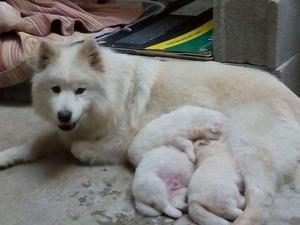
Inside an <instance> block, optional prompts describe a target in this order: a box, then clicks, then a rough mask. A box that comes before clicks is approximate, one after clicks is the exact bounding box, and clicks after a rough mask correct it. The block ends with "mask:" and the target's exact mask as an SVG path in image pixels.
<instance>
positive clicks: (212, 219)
mask: <svg viewBox="0 0 300 225" xmlns="http://www.w3.org/2000/svg"><path fill="white" fill-rule="evenodd" d="M189 215H190V217H191V218H192V219H193V221H194V222H195V223H197V224H201V225H208V224H218V225H229V224H230V223H229V222H228V221H227V220H225V219H223V218H221V217H218V216H217V215H215V214H213V213H211V212H210V211H208V210H207V209H206V208H205V207H203V206H202V205H200V204H199V203H198V202H196V201H191V202H189Z"/></svg>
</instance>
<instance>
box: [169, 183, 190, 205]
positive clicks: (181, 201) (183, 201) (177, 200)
mask: <svg viewBox="0 0 300 225" xmlns="http://www.w3.org/2000/svg"><path fill="white" fill-rule="evenodd" d="M170 202H171V205H172V206H174V207H175V208H176V209H180V210H186V209H187V206H188V204H187V188H185V187H184V188H181V189H179V190H176V194H175V196H174V197H172V198H171V201H170Z"/></svg>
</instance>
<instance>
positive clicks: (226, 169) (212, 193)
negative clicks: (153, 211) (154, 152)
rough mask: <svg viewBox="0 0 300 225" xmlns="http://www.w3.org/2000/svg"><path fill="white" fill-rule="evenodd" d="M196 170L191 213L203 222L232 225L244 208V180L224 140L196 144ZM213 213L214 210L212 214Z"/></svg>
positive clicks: (190, 196)
mask: <svg viewBox="0 0 300 225" xmlns="http://www.w3.org/2000/svg"><path fill="white" fill-rule="evenodd" d="M194 148H195V152H196V158H197V170H196V172H195V173H194V175H193V177H192V179H191V181H190V183H189V186H188V205H189V207H188V212H189V215H190V217H191V218H192V219H193V220H194V221H195V222H196V223H197V224H201V225H215V224H218V225H229V222H228V221H227V220H229V221H234V220H235V219H236V218H237V217H238V216H239V215H240V214H242V212H243V211H242V209H244V207H245V198H244V197H243V196H242V195H241V192H242V191H243V188H242V185H243V180H242V177H241V175H240V174H239V171H238V168H237V166H236V164H235V161H234V159H233V157H232V155H231V154H230V151H229V149H228V146H227V145H226V143H225V142H224V140H222V139H220V140H218V141H212V142H210V144H208V145H203V144H201V141H200V142H199V141H197V142H196V143H195V144H194ZM211 212H214V213H211Z"/></svg>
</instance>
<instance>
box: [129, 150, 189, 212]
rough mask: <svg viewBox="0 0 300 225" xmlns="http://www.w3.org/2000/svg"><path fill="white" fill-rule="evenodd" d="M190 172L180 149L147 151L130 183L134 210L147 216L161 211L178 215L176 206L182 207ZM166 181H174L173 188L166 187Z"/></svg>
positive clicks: (183, 206)
mask: <svg viewBox="0 0 300 225" xmlns="http://www.w3.org/2000/svg"><path fill="white" fill-rule="evenodd" d="M193 173H194V164H193V163H192V162H191V161H190V160H189V158H188V157H187V155H186V154H185V153H184V152H181V151H180V150H178V149H176V148H174V147H172V146H162V147H158V148H156V149H153V150H151V151H149V152H147V153H146V154H145V156H144V157H143V159H142V161H141V162H140V164H139V165H138V167H137V169H136V172H135V176H134V180H133V184H132V194H133V196H134V199H135V205H136V208H137V210H138V211H139V212H140V213H142V214H144V215H148V216H158V215H160V214H161V212H163V213H165V214H166V215H168V216H170V217H173V218H179V217H180V216H182V213H181V212H180V210H179V209H183V208H186V203H185V201H186V200H185V199H186V189H187V185H188V183H189V181H190V179H191V177H192V175H193ZM168 181H169V182H170V183H172V182H174V183H176V184H174V185H173V186H174V189H176V187H177V189H176V191H175V190H173V191H170V190H169V188H168V185H167V183H168ZM170 185H172V184H170ZM172 192H176V193H172Z"/></svg>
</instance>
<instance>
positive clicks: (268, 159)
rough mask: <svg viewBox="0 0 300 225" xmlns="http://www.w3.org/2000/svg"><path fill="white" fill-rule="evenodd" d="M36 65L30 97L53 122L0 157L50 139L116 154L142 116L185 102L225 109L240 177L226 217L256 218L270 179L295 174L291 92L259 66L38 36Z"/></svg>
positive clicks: (98, 158)
mask: <svg viewBox="0 0 300 225" xmlns="http://www.w3.org/2000/svg"><path fill="white" fill-rule="evenodd" d="M36 69H37V72H36V74H35V75H34V77H33V81H32V95H33V106H34V108H35V110H36V112H37V113H38V114H39V115H41V116H42V117H43V118H45V120H47V121H49V122H50V123H51V124H53V131H49V132H48V133H44V134H41V135H40V136H39V137H36V139H34V140H32V141H30V142H29V143H26V144H24V145H22V146H18V147H12V148H10V149H6V150H4V151H2V152H1V154H0V166H2V167H5V166H8V165H13V164H15V163H17V162H28V161H33V160H35V159H36V158H37V157H38V156H40V155H41V154H44V153H45V152H46V151H48V150H52V149H56V148H57V146H59V145H63V146H65V147H68V148H70V149H71V152H72V154H73V155H74V156H75V157H77V158H78V159H79V160H81V161H83V162H87V163H122V162H125V161H126V160H127V156H126V150H127V147H128V145H129V144H130V142H131V140H132V138H133V137H134V136H135V135H136V134H137V133H138V131H139V129H140V128H142V127H143V126H144V125H145V124H146V123H147V122H149V121H151V120H152V119H155V118H157V117H159V116H160V115H162V114H165V113H167V112H170V111H172V110H175V109H177V108H179V107H181V106H183V105H194V106H201V107H205V108H209V109H212V110H216V111H220V112H222V113H224V114H225V115H226V117H227V118H228V121H227V122H228V131H227V132H225V134H224V135H225V136H226V139H227V140H226V142H227V143H228V145H229V147H228V148H229V149H230V151H231V154H232V156H233V157H234V158H235V160H236V162H237V164H238V167H239V168H240V171H241V174H242V176H243V178H244V181H245V195H246V202H247V204H246V208H245V210H244V212H243V213H242V214H241V215H240V216H239V217H238V218H237V219H236V220H235V221H234V223H233V224H234V225H254V224H255V225H261V224H263V223H265V220H266V218H267V216H268V215H265V212H266V210H265V208H267V207H272V200H273V197H274V195H275V194H276V190H277V189H278V187H279V185H282V184H283V183H284V182H285V178H287V177H288V176H294V174H295V171H296V167H297V166H298V164H297V163H298V160H299V156H300V138H299V134H300V126H299V125H300V101H299V98H298V97H297V96H296V95H295V94H294V93H292V92H291V91H290V90H289V89H288V88H287V87H286V86H285V85H284V84H282V83H281V82H280V81H278V80H277V79H276V78H274V77H273V76H271V75H270V74H268V73H266V72H262V71H259V70H255V69H251V68H243V67H239V66H232V65H225V64H221V63H216V62H190V61H176V60H171V61H159V60H156V59H149V58H144V57H140V56H129V55H125V54H119V53H115V52H113V51H111V50H109V49H105V48H100V47H98V46H97V44H96V42H95V41H91V40H88V41H85V42H83V43H80V44H75V45H72V46H54V45H52V44H49V43H45V42H43V43H42V44H41V47H40V51H39V56H38V60H37V66H36ZM298 174H299V173H298ZM204 207H205V206H204ZM212 213H214V212H212Z"/></svg>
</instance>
